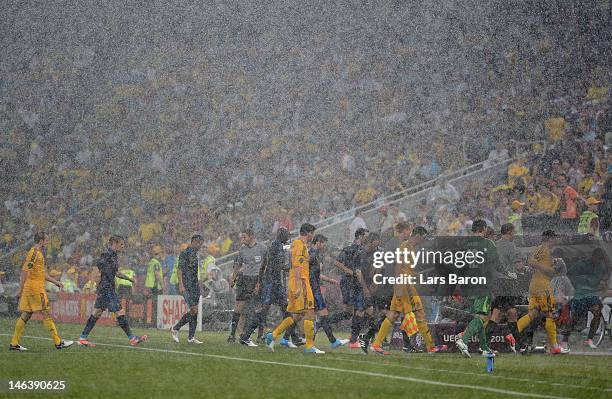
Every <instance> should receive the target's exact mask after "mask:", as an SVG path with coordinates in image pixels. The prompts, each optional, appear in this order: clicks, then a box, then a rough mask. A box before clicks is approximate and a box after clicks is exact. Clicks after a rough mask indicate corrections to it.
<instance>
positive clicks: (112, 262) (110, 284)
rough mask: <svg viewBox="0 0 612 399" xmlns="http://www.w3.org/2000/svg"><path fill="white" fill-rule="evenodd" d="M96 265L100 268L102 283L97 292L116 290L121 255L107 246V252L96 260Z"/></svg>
mask: <svg viewBox="0 0 612 399" xmlns="http://www.w3.org/2000/svg"><path fill="white" fill-rule="evenodd" d="M96 266H98V270H100V283H99V284H98V288H97V292H107V291H114V290H115V277H116V276H117V271H118V270H119V257H118V255H117V252H115V251H113V250H112V248H110V247H109V248H107V250H106V252H103V253H102V255H100V258H99V259H98V260H97V261H96Z"/></svg>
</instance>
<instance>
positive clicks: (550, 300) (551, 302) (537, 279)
mask: <svg viewBox="0 0 612 399" xmlns="http://www.w3.org/2000/svg"><path fill="white" fill-rule="evenodd" d="M556 237H557V235H556V234H555V232H554V231H552V230H546V231H544V232H543V233H542V244H541V245H540V246H538V247H537V248H536V249H535V251H534V252H533V255H531V257H530V258H529V261H528V264H529V266H530V267H531V268H533V269H534V272H533V275H532V276H531V282H530V283H529V307H528V309H529V312H528V313H527V314H526V315H525V316H523V317H521V318H520V319H519V320H518V322H517V323H516V324H517V328H518V331H519V333H522V332H523V331H524V330H525V329H526V328H527V327H528V326H529V324H531V322H532V320H536V318H537V317H538V316H539V314H540V313H542V314H544V316H545V317H546V322H545V324H544V328H545V329H546V333H547V335H548V342H549V344H550V348H551V349H550V353H552V354H565V353H568V352H569V349H567V348H562V347H561V346H559V344H558V343H557V326H556V324H555V320H554V319H553V311H554V307H555V298H554V297H553V295H552V288H551V287H550V280H551V279H552V276H553V274H554V272H555V268H554V266H553V259H552V256H551V253H550V251H551V249H552V247H553V246H554V245H555V239H556ZM521 349H523V348H521Z"/></svg>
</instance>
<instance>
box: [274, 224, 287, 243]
mask: <svg viewBox="0 0 612 399" xmlns="http://www.w3.org/2000/svg"><path fill="white" fill-rule="evenodd" d="M289 236H290V234H289V230H287V228H285V227H279V228H278V230H277V231H276V239H277V240H278V241H280V242H282V243H283V244H286V243H287V241H289Z"/></svg>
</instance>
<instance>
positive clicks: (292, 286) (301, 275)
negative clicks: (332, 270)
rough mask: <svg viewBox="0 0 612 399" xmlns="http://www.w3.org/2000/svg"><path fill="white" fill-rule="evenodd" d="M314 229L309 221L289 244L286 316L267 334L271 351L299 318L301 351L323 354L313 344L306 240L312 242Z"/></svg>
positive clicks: (312, 317) (267, 342)
mask: <svg viewBox="0 0 612 399" xmlns="http://www.w3.org/2000/svg"><path fill="white" fill-rule="evenodd" d="M315 230H316V228H315V227H314V226H313V225H311V224H310V223H304V224H303V225H302V226H301V227H300V236H299V237H298V238H297V239H296V240H295V241H293V242H292V243H291V266H290V269H289V279H288V280H287V302H288V305H287V313H291V316H288V317H286V318H285V319H284V320H283V321H282V322H281V323H280V324H279V325H278V327H276V328H275V329H274V331H272V332H269V333H267V334H266V344H267V345H268V347H269V348H270V349H271V350H272V351H274V343H275V341H276V339H277V338H278V337H280V336H281V334H282V333H283V332H284V331H285V330H286V329H287V328H289V327H291V326H293V325H294V324H296V323H297V322H299V321H300V320H303V321H304V335H305V336H306V345H305V349H304V353H315V354H324V353H325V352H323V351H321V350H319V349H317V348H316V347H315V346H314V318H315V304H314V295H313V294H312V288H311V287H310V272H309V261H310V258H309V255H308V243H309V242H310V241H312V238H313V237H314V232H315Z"/></svg>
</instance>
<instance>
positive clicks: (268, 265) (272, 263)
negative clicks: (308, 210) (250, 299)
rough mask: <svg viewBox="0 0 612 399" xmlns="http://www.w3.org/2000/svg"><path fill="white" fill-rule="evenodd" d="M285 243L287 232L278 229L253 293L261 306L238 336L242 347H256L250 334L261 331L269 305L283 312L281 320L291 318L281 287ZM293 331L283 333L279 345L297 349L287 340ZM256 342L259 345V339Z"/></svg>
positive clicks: (284, 291) (285, 296)
mask: <svg viewBox="0 0 612 399" xmlns="http://www.w3.org/2000/svg"><path fill="white" fill-rule="evenodd" d="M287 241H289V230H287V229H286V228H284V227H280V228H279V229H278V230H277V232H276V239H275V240H274V241H272V243H271V244H270V248H268V250H267V253H266V257H265V259H264V261H263V262H262V263H261V268H260V272H259V281H258V283H257V285H256V287H255V291H256V292H260V293H261V295H260V301H261V306H260V307H259V309H258V310H257V311H256V312H255V313H254V314H252V315H251V317H250V320H249V322H248V323H247V327H246V328H245V330H244V332H243V333H242V334H241V335H240V343H241V344H243V345H246V346H250V347H256V346H257V344H255V343H254V342H252V341H251V339H250V337H251V334H253V332H254V331H255V329H257V328H258V327H259V329H260V331H261V330H262V329H263V327H264V326H265V324H266V317H267V315H268V312H269V311H270V306H271V305H273V304H274V305H277V306H278V307H279V308H280V310H281V311H282V312H283V318H286V317H289V316H291V314H290V313H287V292H286V290H285V288H284V287H283V273H284V272H285V270H286V266H285V265H286V258H285V250H284V248H283V247H284V245H285V244H286V243H287ZM290 330H291V331H290ZM293 331H294V330H293V329H287V331H285V336H284V337H283V338H282V339H281V341H280V344H281V345H283V346H287V347H290V348H297V346H296V345H294V344H293V342H292V341H291V340H290V338H289V336H290V334H291V332H293ZM257 341H258V343H259V341H260V339H259V337H258V339H257Z"/></svg>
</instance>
